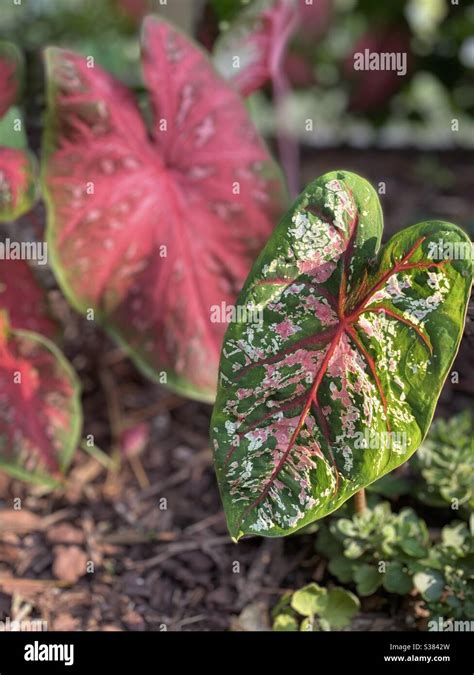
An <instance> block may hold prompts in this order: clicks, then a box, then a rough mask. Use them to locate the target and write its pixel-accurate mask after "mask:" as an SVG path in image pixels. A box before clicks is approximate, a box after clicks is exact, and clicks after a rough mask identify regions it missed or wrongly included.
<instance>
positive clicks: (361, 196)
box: [211, 171, 472, 539]
mask: <svg viewBox="0 0 474 675" xmlns="http://www.w3.org/2000/svg"><path fill="white" fill-rule="evenodd" d="M382 228H383V225H382V215H381V210H380V205H379V201H378V198H377V195H376V193H375V191H374V190H373V188H372V187H371V186H370V185H369V183H367V182H366V181H365V180H363V179H362V178H360V177H358V176H356V175H354V174H351V173H348V172H344V171H337V172H334V173H329V174H326V175H324V176H322V177H321V178H319V179H317V180H316V181H314V182H313V183H311V184H310V185H309V186H308V187H307V188H306V190H305V191H304V192H303V193H302V194H301V195H300V197H299V198H298V199H297V200H296V202H295V203H294V205H293V207H292V208H291V209H290V211H289V212H288V213H287V214H286V215H285V216H284V217H283V219H282V220H281V222H280V223H279V225H278V226H277V228H276V229H275V231H274V233H273V235H272V236H271V238H270V240H269V241H268V243H267V245H266V247H265V249H264V250H263V251H262V253H261V255H260V256H259V258H258V260H257V261H256V263H255V265H254V267H253V269H252V271H251V273H250V275H249V277H248V279H247V282H246V284H245V286H244V288H243V290H242V292H241V294H240V296H239V299H238V308H245V309H246V310H251V311H247V312H245V311H240V312H237V313H236V314H237V317H238V319H239V321H238V322H235V323H232V324H230V326H229V328H228V330H227V333H226V336H225V340H224V345H223V349H222V356H221V363H220V376H219V391H218V397H217V401H216V405H215V408H214V413H213V418H212V423H211V429H212V440H213V444H214V452H215V466H216V471H217V476H218V481H219V485H220V490H221V494H222V499H223V502H224V507H225V511H226V515H227V522H228V527H229V531H230V533H231V535H232V537H234V538H235V539H239V538H240V537H241V536H242V535H244V534H260V535H265V536H279V535H285V534H289V533H291V532H294V531H296V530H298V529H299V528H301V527H304V526H305V525H308V524H309V523H311V522H312V521H314V520H316V519H318V518H321V517H323V516H325V515H327V514H328V513H331V512H332V511H334V510H335V509H337V508H338V507H339V506H340V505H341V504H342V503H343V502H345V501H346V500H347V499H348V498H349V497H351V496H352V495H353V494H354V493H355V492H356V491H358V490H359V489H361V488H363V487H365V486H367V485H369V484H370V483H372V482H373V481H374V480H376V479H377V478H380V477H381V476H383V475H384V474H386V473H388V472H389V471H391V470H392V469H394V468H395V467H397V466H399V465H400V464H402V463H403V462H405V461H406V460H407V459H408V458H409V457H410V456H411V455H412V454H413V452H414V451H415V450H416V449H417V447H418V446H419V445H420V443H421V441H422V440H423V438H424V436H425V434H426V432H427V430H428V427H429V425H430V422H431V419H432V416H433V412H434V408H435V405H436V401H437V398H438V396H439V394H440V391H441V388H442V386H443V383H444V381H445V379H446V376H447V374H448V372H449V369H450V366H451V364H452V362H453V359H454V357H455V354H456V352H457V349H458V346H459V341H460V339H461V335H462V330H463V325H464V320H465V313H466V307H467V300H468V296H469V293H470V287H471V283H472V262H471V259H470V242H469V240H468V239H467V237H466V235H465V233H464V232H463V231H462V230H461V229H460V228H458V227H457V226H455V225H452V224H450V223H444V222H439V221H431V222H426V223H420V224H418V225H414V226H412V227H409V228H407V229H405V230H402V231H401V232H399V233H397V234H396V235H395V236H394V237H392V239H391V240H390V241H389V242H388V243H387V244H386V245H385V246H383V247H382V248H380V239H381V235H382ZM249 317H250V318H251V319H253V322H251V321H249V320H248V319H249Z"/></svg>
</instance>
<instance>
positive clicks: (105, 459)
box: [80, 438, 115, 469]
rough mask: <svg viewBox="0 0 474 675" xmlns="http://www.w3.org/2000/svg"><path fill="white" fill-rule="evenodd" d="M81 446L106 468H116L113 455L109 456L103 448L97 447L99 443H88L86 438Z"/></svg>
mask: <svg viewBox="0 0 474 675" xmlns="http://www.w3.org/2000/svg"><path fill="white" fill-rule="evenodd" d="M80 447H81V449H82V450H84V451H85V452H87V453H88V454H89V455H90V456H91V457H93V458H94V459H95V460H97V461H98V462H99V464H102V466H103V467H104V468H105V469H114V468H115V465H114V461H113V459H112V457H109V455H107V454H106V453H105V452H104V451H103V450H101V449H100V448H98V447H97V445H88V443H87V441H86V439H85V438H83V439H82V441H81V444H80Z"/></svg>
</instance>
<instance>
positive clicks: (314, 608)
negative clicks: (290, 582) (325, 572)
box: [273, 583, 360, 631]
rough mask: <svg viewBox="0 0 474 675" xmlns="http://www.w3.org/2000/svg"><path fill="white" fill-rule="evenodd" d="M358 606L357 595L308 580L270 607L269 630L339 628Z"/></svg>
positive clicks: (344, 625) (345, 623) (349, 620)
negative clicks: (271, 617)
mask: <svg viewBox="0 0 474 675" xmlns="http://www.w3.org/2000/svg"><path fill="white" fill-rule="evenodd" d="M359 608H360V602H359V599H358V598H357V597H356V596H355V595H354V594H353V593H351V592H350V591H346V590H345V589H344V588H337V587H335V588H331V589H327V588H324V587H322V586H318V584H316V583H311V584H308V585H307V586H304V587H303V588H301V589H299V590H298V591H295V592H294V593H291V594H288V595H285V596H284V597H283V598H282V599H281V600H280V602H279V603H278V604H277V606H276V607H275V609H274V611H273V617H274V621H273V630H275V631H298V630H299V631H330V630H341V629H342V628H345V627H346V626H348V625H349V624H350V622H351V619H352V618H353V617H354V616H355V615H356V614H357V612H358V611H359Z"/></svg>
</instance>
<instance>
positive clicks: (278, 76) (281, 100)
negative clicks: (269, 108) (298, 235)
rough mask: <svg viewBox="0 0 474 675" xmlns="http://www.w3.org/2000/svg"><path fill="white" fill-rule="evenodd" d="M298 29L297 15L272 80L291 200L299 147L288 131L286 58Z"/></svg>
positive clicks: (282, 38)
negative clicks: (290, 43)
mask: <svg viewBox="0 0 474 675" xmlns="http://www.w3.org/2000/svg"><path fill="white" fill-rule="evenodd" d="M296 27H297V15H296V14H294V15H293V17H292V18H291V20H290V21H288V23H287V24H286V26H284V28H283V30H282V31H281V33H280V35H279V39H278V41H277V43H276V46H275V48H274V51H273V54H272V56H271V65H270V72H271V79H272V85H273V102H274V105H275V112H276V125H277V131H276V134H277V143H278V154H279V155H280V163H281V165H282V167H283V171H284V172H285V175H286V180H287V184H288V190H289V192H290V197H291V199H295V197H296V196H297V195H298V194H299V191H300V184H299V183H300V177H299V161H300V156H299V145H298V140H297V139H296V138H295V137H294V135H293V134H291V133H289V132H288V131H286V129H285V128H284V127H285V123H286V120H285V110H284V105H285V102H286V100H287V97H288V94H289V93H290V86H289V83H288V80H287V78H286V75H285V72H284V56H285V53H286V48H287V46H288V42H289V40H290V38H291V36H292V35H293V33H294V31H295V29H296Z"/></svg>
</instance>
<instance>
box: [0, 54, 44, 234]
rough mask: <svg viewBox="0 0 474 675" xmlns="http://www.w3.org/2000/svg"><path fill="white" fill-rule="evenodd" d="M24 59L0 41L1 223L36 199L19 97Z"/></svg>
mask: <svg viewBox="0 0 474 675" xmlns="http://www.w3.org/2000/svg"><path fill="white" fill-rule="evenodd" d="M22 67H23V62H22V58H21V55H20V53H19V52H18V50H17V49H16V47H15V46H14V45H12V44H10V43H8V42H0V222H3V221H7V220H15V219H16V218H18V217H19V216H21V215H22V214H23V213H25V212H26V211H28V210H29V209H30V208H31V206H32V205H33V203H34V201H35V198H36V185H35V177H34V172H35V161H34V158H33V157H32V155H31V154H30V153H29V152H28V151H27V149H26V145H27V143H26V136H25V132H24V128H23V121H22V119H21V114H20V111H19V109H18V108H17V107H15V105H14V104H15V103H16V102H17V99H18V97H19V92H20V81H21V74H22Z"/></svg>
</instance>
